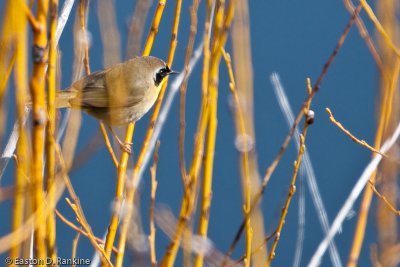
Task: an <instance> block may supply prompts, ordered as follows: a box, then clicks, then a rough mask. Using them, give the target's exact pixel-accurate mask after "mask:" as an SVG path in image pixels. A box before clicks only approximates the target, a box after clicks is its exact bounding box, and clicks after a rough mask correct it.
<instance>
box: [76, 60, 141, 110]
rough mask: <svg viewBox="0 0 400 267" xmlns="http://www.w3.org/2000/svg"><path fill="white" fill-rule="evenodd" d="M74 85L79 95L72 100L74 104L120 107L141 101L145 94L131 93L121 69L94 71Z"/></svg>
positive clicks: (83, 106)
mask: <svg viewBox="0 0 400 267" xmlns="http://www.w3.org/2000/svg"><path fill="white" fill-rule="evenodd" d="M73 87H74V88H75V89H77V91H78V92H79V93H78V96H77V97H76V98H75V99H73V100H72V101H71V104H72V105H73V106H74V105H75V106H80V107H82V108H85V107H98V108H110V107H112V108H118V107H127V106H132V105H135V104H137V103H139V102H140V101H141V100H142V99H143V96H144V95H143V94H132V93H131V94H129V91H130V90H129V89H128V88H126V86H125V82H124V79H121V73H120V69H119V68H118V67H117V68H113V69H106V70H103V71H98V72H94V73H92V74H91V75H89V76H86V77H85V78H83V79H82V80H79V81H77V82H76V83H75V84H74V85H73Z"/></svg>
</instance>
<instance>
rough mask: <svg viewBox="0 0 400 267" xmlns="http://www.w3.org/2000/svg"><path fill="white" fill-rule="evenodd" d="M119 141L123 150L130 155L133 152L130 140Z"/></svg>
mask: <svg viewBox="0 0 400 267" xmlns="http://www.w3.org/2000/svg"><path fill="white" fill-rule="evenodd" d="M118 143H119V147H120V148H121V150H123V151H125V152H126V153H128V154H129V155H130V154H132V143H128V142H118Z"/></svg>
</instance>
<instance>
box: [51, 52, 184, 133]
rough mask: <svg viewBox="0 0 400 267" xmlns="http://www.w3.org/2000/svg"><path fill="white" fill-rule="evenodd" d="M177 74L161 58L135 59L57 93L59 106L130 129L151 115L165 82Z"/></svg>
mask: <svg viewBox="0 0 400 267" xmlns="http://www.w3.org/2000/svg"><path fill="white" fill-rule="evenodd" d="M174 73H177V72H175V71H172V70H171V69H170V68H169V67H168V66H167V64H166V63H165V62H164V61H162V60H161V59H159V58H156V57H151V56H143V57H135V58H132V59H130V60H128V61H125V62H123V63H120V64H117V65H114V66H112V67H110V68H108V69H105V70H103V71H98V72H94V73H92V74H90V75H88V76H86V77H84V78H83V79H81V80H79V81H77V82H75V83H73V84H72V86H71V87H69V88H68V89H66V90H62V91H58V92H57V98H56V106H57V108H67V107H69V108H75V109H81V110H83V111H85V112H87V113H88V114H90V115H92V116H93V117H95V118H97V119H99V120H102V121H104V122H105V123H106V124H108V125H109V126H122V125H127V124H128V123H130V122H134V121H137V120H139V119H140V118H141V117H142V116H143V115H144V114H146V113H147V111H149V109H150V108H151V107H152V106H153V105H154V102H155V101H156V100H157V97H158V94H159V92H160V89H161V86H162V84H163V81H164V79H165V78H166V77H167V76H168V75H170V74H174Z"/></svg>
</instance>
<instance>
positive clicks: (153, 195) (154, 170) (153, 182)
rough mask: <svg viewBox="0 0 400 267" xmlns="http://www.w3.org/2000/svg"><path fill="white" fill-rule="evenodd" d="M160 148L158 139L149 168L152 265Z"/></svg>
mask: <svg viewBox="0 0 400 267" xmlns="http://www.w3.org/2000/svg"><path fill="white" fill-rule="evenodd" d="M159 148H160V141H158V142H157V144H156V149H155V151H154V160H153V162H154V163H153V166H152V167H151V168H150V173H151V195H150V235H149V243H150V261H151V265H152V266H153V267H156V266H157V259H156V245H155V239H156V228H155V226H154V205H155V198H156V191H157V184H158V182H157V179H156V173H157V163H158V150H159Z"/></svg>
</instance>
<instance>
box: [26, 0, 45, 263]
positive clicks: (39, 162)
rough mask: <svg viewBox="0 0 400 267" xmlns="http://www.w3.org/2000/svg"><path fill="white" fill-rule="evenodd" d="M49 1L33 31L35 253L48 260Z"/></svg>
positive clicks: (40, 7) (40, 4) (41, 1)
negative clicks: (45, 207) (45, 171)
mask: <svg viewBox="0 0 400 267" xmlns="http://www.w3.org/2000/svg"><path fill="white" fill-rule="evenodd" d="M48 7H49V3H48V0H39V1H38V5H37V14H36V20H37V22H38V23H39V25H40V26H41V27H40V29H41V30H40V31H34V32H33V50H32V54H33V55H32V56H33V70H32V79H31V82H30V87H31V96H32V117H33V118H32V120H33V132H32V142H33V166H32V179H33V190H32V198H33V201H32V202H33V208H34V210H35V211H36V212H37V215H38V217H39V225H37V227H36V230H35V233H34V238H35V254H36V257H37V258H38V259H45V258H46V246H45V236H46V222H45V218H44V217H43V211H42V209H43V206H42V205H41V204H42V203H43V195H44V193H43V166H44V165H43V156H44V137H45V135H44V134H45V126H46V121H47V116H46V105H45V67H46V60H47V57H46V56H45V54H46V48H47V45H48V43H47V13H48Z"/></svg>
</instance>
